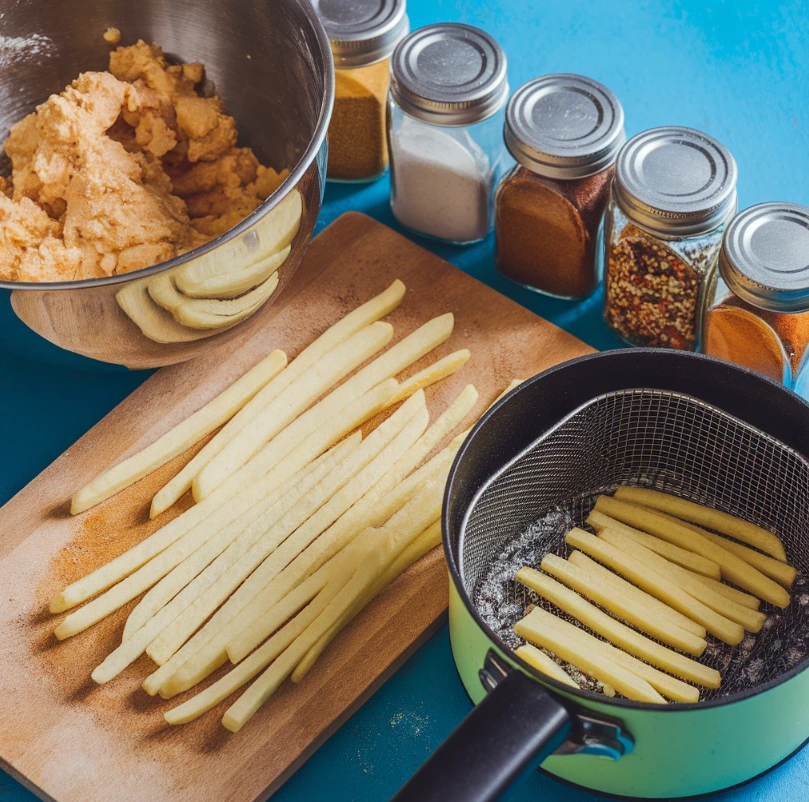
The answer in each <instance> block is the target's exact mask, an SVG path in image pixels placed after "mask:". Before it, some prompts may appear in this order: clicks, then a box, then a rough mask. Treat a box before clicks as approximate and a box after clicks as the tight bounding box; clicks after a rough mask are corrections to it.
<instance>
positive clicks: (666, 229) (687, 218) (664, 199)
mask: <svg viewBox="0 0 809 802" xmlns="http://www.w3.org/2000/svg"><path fill="white" fill-rule="evenodd" d="M735 211H736V162H735V161H734V160H733V157H732V156H731V155H730V153H729V152H728V150H727V149H726V148H725V147H724V146H723V145H721V144H720V143H719V142H717V141H716V140H715V139H713V138H712V137H710V136H708V135H707V134H703V133H702V132H700V131H695V130H693V129H691V128H679V127H670V128H654V129H652V130H651V131H645V132H643V133H641V134H638V135H637V136H634V137H632V139H630V140H629V141H628V142H627V143H626V144H625V145H624V147H623V148H622V149H621V152H620V153H619V154H618V160H617V162H616V167H615V178H614V180H613V183H612V189H611V193H610V201H609V204H608V206H607V212H606V216H605V221H604V250H605V255H604V262H605V269H606V276H605V285H606V286H605V295H604V319H605V320H606V322H607V324H608V325H609V326H610V327H611V328H612V329H613V330H614V331H615V332H616V333H617V334H618V335H619V336H620V337H622V338H623V339H624V340H625V341H626V342H628V343H629V344H630V345H645V346H656V347H659V348H678V349H681V350H686V351H693V350H695V349H696V348H697V345H698V343H699V339H700V336H701V333H702V323H703V318H704V313H705V305H706V302H707V299H708V296H709V295H710V290H711V289H712V288H713V282H714V280H715V276H716V262H717V259H718V257H719V249H720V246H721V243H722V234H723V233H724V230H725V226H726V225H727V222H728V221H729V220H730V218H731V217H732V216H733V214H734V213H735Z"/></svg>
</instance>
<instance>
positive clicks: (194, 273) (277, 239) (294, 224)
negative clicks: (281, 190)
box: [175, 189, 303, 295]
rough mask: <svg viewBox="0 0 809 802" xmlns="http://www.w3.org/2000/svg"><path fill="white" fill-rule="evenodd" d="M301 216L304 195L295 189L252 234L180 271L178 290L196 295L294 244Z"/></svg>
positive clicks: (250, 232)
mask: <svg viewBox="0 0 809 802" xmlns="http://www.w3.org/2000/svg"><path fill="white" fill-rule="evenodd" d="M302 213H303V200H302V198H301V193H300V192H298V190H297V189H293V190H292V191H291V192H290V193H289V195H287V196H286V197H285V198H284V199H283V200H282V201H281V202H280V203H279V204H278V206H276V207H275V208H274V209H272V210H271V211H270V212H268V213H267V214H266V215H265V216H264V217H263V218H262V219H261V220H259V221H258V222H257V223H256V224H255V225H254V226H253V227H252V228H251V229H250V230H249V231H247V232H245V233H244V234H242V235H241V236H239V237H236V238H235V239H233V240H231V241H230V242H226V243H223V244H222V245H220V246H219V247H217V248H214V249H213V250H211V251H208V253H205V254H202V255H201V256H198V257H197V258H196V259H192V260H191V261H190V262H186V263H185V264H183V265H181V266H180V267H179V268H177V272H176V276H175V278H176V282H177V286H178V287H179V289H180V290H181V291H182V292H184V293H187V294H188V295H194V293H198V292H199V291H200V287H201V285H202V283H203V282H205V281H206V280H207V279H210V278H216V277H218V276H223V275H225V274H227V273H238V272H239V271H240V270H244V269H245V267H248V266H251V265H253V264H255V263H256V262H259V261H262V260H264V259H266V258H267V257H268V256H272V254H274V253H277V252H278V251H280V250H282V249H283V248H285V247H286V246H287V245H289V244H290V243H291V242H292V240H293V239H294V237H295V234H297V233H298V227H299V226H300V222H301V215H302ZM203 291H204V290H203Z"/></svg>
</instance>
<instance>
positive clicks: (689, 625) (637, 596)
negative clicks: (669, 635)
mask: <svg viewBox="0 0 809 802" xmlns="http://www.w3.org/2000/svg"><path fill="white" fill-rule="evenodd" d="M568 562H569V563H571V565H575V566H576V567H577V568H582V569H584V570H585V571H587V572H588V573H590V574H592V575H593V576H595V577H596V578H597V579H598V580H599V581H600V582H603V583H604V584H605V585H606V586H607V587H608V588H609V589H610V590H612V591H614V592H615V593H620V594H622V595H624V596H626V597H627V598H629V599H632V601H634V602H635V603H636V604H639V605H641V606H642V607H643V608H644V609H646V610H648V611H649V614H650V615H655V616H660V617H661V618H668V619H669V620H670V621H672V622H673V623H674V624H676V625H677V626H678V627H680V628H681V629H684V630H685V631H686V632H690V633H691V634H692V635H696V636H697V637H698V638H700V639H701V640H704V639H705V636H706V635H707V634H708V632H707V630H706V629H705V627H704V626H702V624H698V623H697V622H696V621H692V620H691V619H690V618H688V617H687V616H684V615H683V614H682V613H679V612H677V610H675V609H674V608H673V607H669V606H668V605H667V604H665V603H664V602H662V601H660V599H657V598H655V597H654V596H651V595H649V594H648V593H646V591H644V590H641V589H640V588H639V587H636V586H635V585H633V584H632V583H631V582H627V581H626V580H625V579H623V578H622V577H620V576H618V574H614V573H613V572H612V571H610V570H609V569H608V568H605V567H604V566H603V565H601V563H597V562H596V561H595V560H591V559H590V558H589V557H588V556H587V555H586V554H584V553H583V552H581V551H573V552H571V554H570V557H568Z"/></svg>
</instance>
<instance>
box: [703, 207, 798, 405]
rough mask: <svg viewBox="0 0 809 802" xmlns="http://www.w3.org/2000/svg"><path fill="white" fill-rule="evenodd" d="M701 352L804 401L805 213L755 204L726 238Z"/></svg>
mask: <svg viewBox="0 0 809 802" xmlns="http://www.w3.org/2000/svg"><path fill="white" fill-rule="evenodd" d="M719 274H720V275H719V278H718V279H717V282H716V287H715V289H714V291H713V293H712V297H711V299H710V300H709V304H708V311H707V314H706V316H705V337H704V343H703V350H704V351H705V353H707V354H710V355H711V356H715V357H719V358H720V359H726V360H727V361H729V362H735V363H736V364H737V365H742V366H743V367H746V368H750V369H752V370H756V371H758V372H759V373H762V374H764V375H765V376H768V377H769V378H771V379H775V381H779V382H783V383H784V384H785V385H786V386H787V387H791V388H793V389H794V390H796V391H797V392H798V393H799V394H800V395H802V396H803V397H804V398H807V397H809V364H807V350H809V349H807V345H809V208H807V207H806V206H799V205H798V204H796V203H760V204H758V205H757V206H751V207H750V208H749V209H745V210H744V211H743V212H740V213H739V214H738V215H736V217H735V218H734V219H733V221H732V222H731V223H730V225H729V226H728V227H727V230H726V231H725V237H724V239H723V241H722V250H721V252H720V254H719Z"/></svg>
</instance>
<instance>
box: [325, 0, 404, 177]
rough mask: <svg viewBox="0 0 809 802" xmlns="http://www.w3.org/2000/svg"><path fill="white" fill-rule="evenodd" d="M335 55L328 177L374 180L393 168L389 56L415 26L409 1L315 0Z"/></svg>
mask: <svg viewBox="0 0 809 802" xmlns="http://www.w3.org/2000/svg"><path fill="white" fill-rule="evenodd" d="M314 5H315V8H316V10H317V12H318V14H319V16H320V20H321V22H322V23H323V27H324V28H325V29H326V34H327V35H328V37H329V44H330V45H331V52H332V55H333V56H334V67H335V69H334V109H333V111H332V116H331V122H330V123H329V135H328V140H329V145H328V168H327V177H328V178H329V180H331V181H339V182H345V183H357V182H365V181H374V180H376V179H377V178H379V177H380V176H382V175H384V173H385V171H386V170H387V169H388V143H387V134H386V127H387V110H386V109H387V99H388V86H389V84H390V56H391V53H393V50H394V48H395V47H396V45H397V44H398V43H399V41H400V40H401V39H402V37H404V36H405V35H406V34H407V32H408V30H409V27H410V23H409V21H408V18H407V15H406V14H405V0H314Z"/></svg>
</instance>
